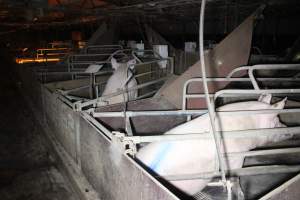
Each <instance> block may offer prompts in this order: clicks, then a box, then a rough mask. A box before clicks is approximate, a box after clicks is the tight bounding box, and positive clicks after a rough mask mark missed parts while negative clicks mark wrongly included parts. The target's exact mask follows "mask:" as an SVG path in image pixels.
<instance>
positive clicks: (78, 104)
mask: <svg viewBox="0 0 300 200" xmlns="http://www.w3.org/2000/svg"><path fill="white" fill-rule="evenodd" d="M164 60H166V61H170V59H169V58H164V59H162V60H153V61H148V62H144V63H137V64H135V65H134V67H135V68H138V67H141V66H145V65H151V64H156V63H158V62H161V61H164ZM168 63H169V66H170V65H171V64H172V63H171V62H168ZM171 69H172V66H170V70H171ZM158 70H160V69H158ZM162 70H163V71H165V73H166V74H165V76H164V77H162V78H159V79H157V80H154V81H149V82H146V83H143V84H139V85H137V86H136V87H132V88H128V89H123V90H121V91H118V92H115V93H112V94H109V95H106V96H102V97H98V95H96V98H94V99H93V100H91V101H87V102H81V101H78V102H75V104H76V105H75V106H73V107H75V108H76V110H77V111H79V110H81V109H82V108H84V107H86V106H90V105H94V106H96V105H97V104H98V103H99V102H103V101H105V100H106V99H107V98H111V97H113V96H117V95H121V94H125V93H127V92H130V91H133V90H137V89H142V88H145V87H148V86H150V85H154V84H156V83H159V82H162V81H165V80H166V79H167V78H168V75H169V73H168V70H167V69H162ZM156 72H157V71H149V72H144V73H140V74H137V75H135V76H134V77H135V78H140V77H142V76H146V75H149V74H153V73H156ZM170 73H171V72H170ZM94 85H97V84H96V83H94ZM87 87H88V86H84V87H80V88H79V89H85V88H87ZM93 90H95V88H94V89H93ZM155 92H156V91H151V92H148V93H147V94H144V95H142V96H140V97H138V98H137V99H141V98H145V97H147V96H149V95H151V94H153V93H155ZM78 109H79V110H78Z"/></svg>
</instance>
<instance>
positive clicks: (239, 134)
mask: <svg viewBox="0 0 300 200" xmlns="http://www.w3.org/2000/svg"><path fill="white" fill-rule="evenodd" d="M217 132H219V134H222V136H223V140H226V139H232V138H242V139H245V138H259V137H272V136H276V135H300V127H299V126H298V127H290V128H268V129H253V130H239V131H217ZM212 137H213V136H212V135H211V134H209V132H202V133H189V134H164V135H155V136H126V137H125V138H124V140H128V141H132V142H133V143H135V144H140V143H151V142H165V141H183V140H196V139H205V140H210V139H213V138H212Z"/></svg>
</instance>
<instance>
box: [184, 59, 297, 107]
mask: <svg viewBox="0 0 300 200" xmlns="http://www.w3.org/2000/svg"><path fill="white" fill-rule="evenodd" d="M291 69H293V70H300V65H299V64H278V65H254V66H243V67H239V68H236V69H234V70H232V71H231V72H230V73H229V75H228V76H227V77H225V78H207V81H209V82H251V84H252V86H253V88H254V90H253V89H252V90H245V89H244V90H236V89H232V90H220V91H218V92H216V93H215V94H209V95H210V97H213V98H214V100H216V99H217V98H218V97H220V96H223V95H225V94H227V95H228V94H229V95H232V94H236V95H239V96H241V95H243V94H247V95H249V94H250V95H251V94H262V93H266V92H269V93H274V94H275V93H276V94H280V93H289V94H292V93H299V92H298V91H300V90H298V89H268V90H262V89H260V88H259V86H258V84H257V80H258V81H262V82H266V81H272V82H274V81H276V82H277V81H278V82H282V81H289V82H299V81H300V79H299V78H297V77H291V78H255V77H254V73H253V72H254V71H255V70H291ZM241 71H248V76H249V78H233V75H234V74H235V73H237V72H241ZM202 81H203V79H202V78H193V79H190V80H188V81H186V82H185V84H184V87H183V101H182V109H183V110H185V109H186V99H188V98H204V97H205V95H204V94H188V91H187V90H188V86H189V84H190V83H192V82H202Z"/></svg>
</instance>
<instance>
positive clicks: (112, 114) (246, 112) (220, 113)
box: [92, 108, 300, 117]
mask: <svg viewBox="0 0 300 200" xmlns="http://www.w3.org/2000/svg"><path fill="white" fill-rule="evenodd" d="M206 113H207V110H173V111H161V110H160V111H126V112H97V111H94V112H92V115H93V117H124V116H127V117H139V116H166V115H167V116H174V115H175V116H178V115H202V114H206ZM283 113H300V109H299V108H293V109H283V110H278V109H268V110H231V111H216V114H217V115H218V116H226V115H230V116H232V115H254V114H283Z"/></svg>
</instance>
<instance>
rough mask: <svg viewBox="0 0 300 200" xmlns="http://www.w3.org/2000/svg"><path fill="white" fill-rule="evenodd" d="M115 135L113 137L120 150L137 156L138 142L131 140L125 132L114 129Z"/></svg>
mask: <svg viewBox="0 0 300 200" xmlns="http://www.w3.org/2000/svg"><path fill="white" fill-rule="evenodd" d="M112 134H113V137H112V139H111V141H112V143H113V145H115V146H116V147H118V148H119V150H120V151H122V152H124V154H130V155H131V156H135V154H136V153H137V149H136V144H135V143H134V142H133V140H130V139H128V138H127V137H126V135H125V133H121V132H117V131H114V132H112Z"/></svg>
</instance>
